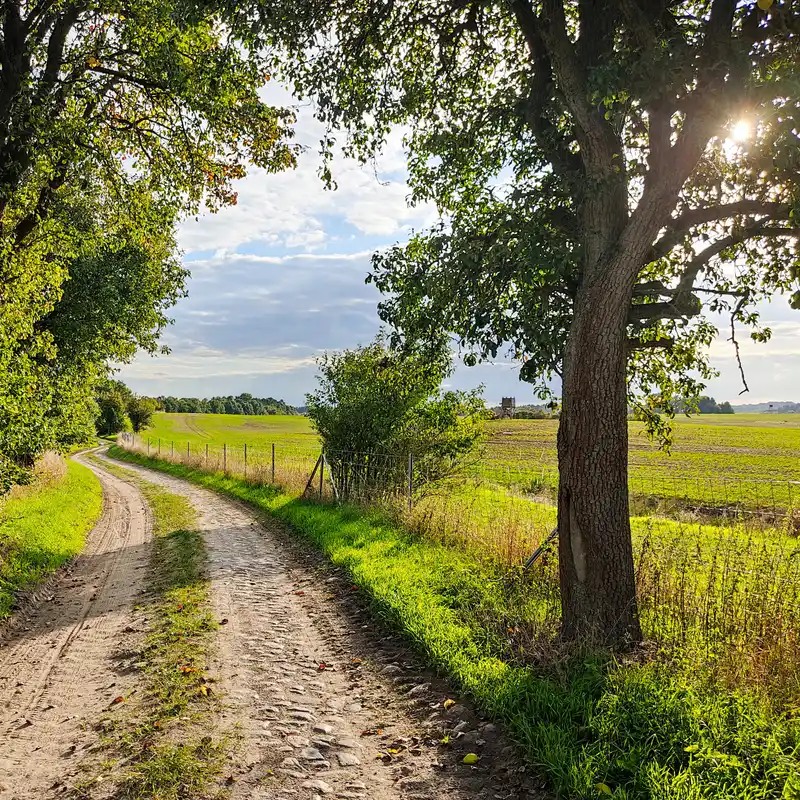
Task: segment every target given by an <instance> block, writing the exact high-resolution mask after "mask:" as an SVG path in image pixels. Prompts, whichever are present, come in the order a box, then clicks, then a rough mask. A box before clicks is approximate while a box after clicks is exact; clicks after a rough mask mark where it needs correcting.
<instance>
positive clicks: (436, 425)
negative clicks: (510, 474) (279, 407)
mask: <svg viewBox="0 0 800 800" xmlns="http://www.w3.org/2000/svg"><path fill="white" fill-rule="evenodd" d="M317 363H318V366H319V369H320V375H319V378H318V380H319V383H320V387H319V389H318V390H317V391H316V392H314V393H313V394H310V395H308V396H307V402H308V415H309V417H311V419H312V421H313V423H314V426H315V427H316V429H317V431H318V432H319V434H320V436H321V438H322V441H323V447H324V450H325V453H326V456H327V458H328V460H329V461H330V462H331V465H332V467H333V469H334V472H335V473H336V475H337V477H339V479H340V483H341V485H342V486H344V487H345V488H346V487H348V486H352V485H353V483H354V481H357V482H358V483H359V485H360V486H363V485H365V484H366V485H369V486H370V487H373V488H379V489H386V488H391V487H392V486H395V485H401V484H402V483H403V481H404V480H405V475H406V464H407V461H408V458H409V456H412V457H413V459H414V462H415V469H414V474H415V475H416V476H417V477H416V484H417V485H419V484H420V483H422V482H430V481H434V480H438V479H440V478H442V477H445V476H446V475H448V474H450V473H451V472H452V471H453V470H454V469H456V468H457V467H458V466H459V465H460V464H461V463H463V460H464V457H465V456H466V455H467V454H468V453H470V452H471V451H472V450H473V449H474V448H475V445H476V444H477V442H478V441H479V440H480V439H481V437H482V436H483V421H484V419H486V418H487V416H488V414H487V411H486V408H485V406H484V403H483V400H482V399H481V396H480V390H479V389H478V390H475V391H472V392H452V391H451V392H442V391H441V390H440V385H441V382H442V380H443V379H444V378H445V377H446V376H447V375H448V374H450V372H451V369H452V366H451V361H450V355H449V351H447V350H446V349H445V348H444V347H442V348H439V349H435V350H430V349H429V350H425V351H417V352H401V351H399V350H395V349H392V348H389V347H387V346H386V345H385V343H384V341H383V340H382V339H381V338H380V337H379V338H378V339H377V340H376V341H375V342H373V343H372V344H370V345H367V346H366V347H359V348H356V349H353V350H343V351H341V352H338V353H332V354H331V353H326V354H325V355H323V356H322V357H321V358H320V359H319V360H318V362H317Z"/></svg>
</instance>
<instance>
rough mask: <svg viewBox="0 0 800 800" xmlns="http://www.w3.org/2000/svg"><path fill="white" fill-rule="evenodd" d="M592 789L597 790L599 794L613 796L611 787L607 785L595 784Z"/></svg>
mask: <svg viewBox="0 0 800 800" xmlns="http://www.w3.org/2000/svg"><path fill="white" fill-rule="evenodd" d="M594 788H595V789H597V791H598V792H599V793H600V794H613V792H612V791H611V787H610V786H609V785H608V784H607V783H596V784H595V785H594Z"/></svg>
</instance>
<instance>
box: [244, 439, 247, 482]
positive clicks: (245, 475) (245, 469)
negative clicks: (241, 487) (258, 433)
mask: <svg viewBox="0 0 800 800" xmlns="http://www.w3.org/2000/svg"><path fill="white" fill-rule="evenodd" d="M244 477H245V478H246V477H247V442H245V444H244Z"/></svg>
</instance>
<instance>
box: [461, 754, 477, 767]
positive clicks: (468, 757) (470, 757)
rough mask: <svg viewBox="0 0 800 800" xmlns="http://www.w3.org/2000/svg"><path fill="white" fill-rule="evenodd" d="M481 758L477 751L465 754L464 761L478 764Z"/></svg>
mask: <svg viewBox="0 0 800 800" xmlns="http://www.w3.org/2000/svg"><path fill="white" fill-rule="evenodd" d="M479 760H480V758H479V756H478V755H477V754H476V753H467V754H466V755H465V756H464V763H465V764H477V763H478V761H479Z"/></svg>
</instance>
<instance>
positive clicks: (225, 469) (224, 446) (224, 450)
mask: <svg viewBox="0 0 800 800" xmlns="http://www.w3.org/2000/svg"><path fill="white" fill-rule="evenodd" d="M222 471H223V472H224V473H225V474H226V475H227V474H228V445H227V444H226V443H225V442H223V443H222Z"/></svg>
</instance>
